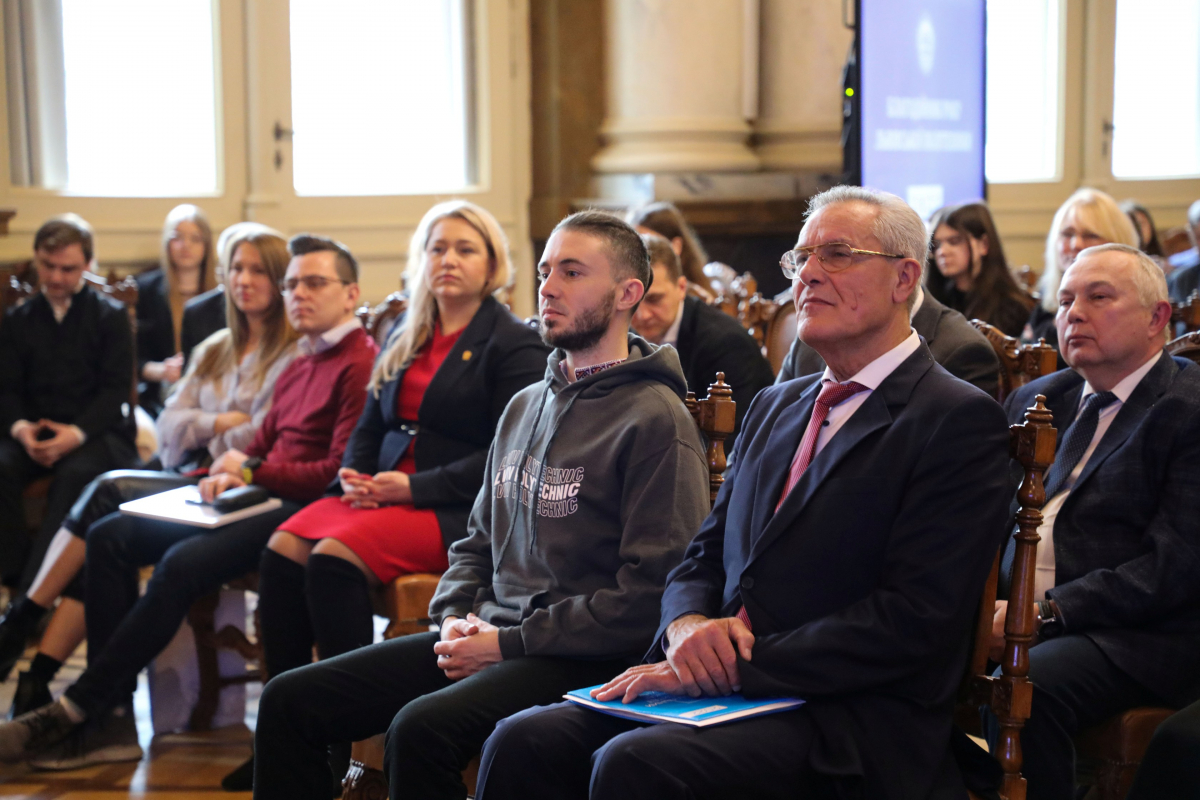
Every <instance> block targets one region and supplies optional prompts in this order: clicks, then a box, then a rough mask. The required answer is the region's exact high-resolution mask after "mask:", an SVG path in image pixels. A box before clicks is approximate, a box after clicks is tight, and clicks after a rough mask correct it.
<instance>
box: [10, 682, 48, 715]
mask: <svg viewBox="0 0 1200 800" xmlns="http://www.w3.org/2000/svg"><path fill="white" fill-rule="evenodd" d="M52 702H54V698H53V697H51V696H50V684H48V683H46V682H45V681H43V680H41V679H39V678H36V677H34V676H33V675H32V674H31V673H29V672H22V673H20V674H18V675H17V691H16V692H15V693H14V694H13V701H12V708H10V709H8V718H9V719H14V718H15V717H19V716H21V715H22V714H25V713H27V712H30V711H33V710H34V709H35V708H41V707H42V706H44V705H47V704H49V703H52Z"/></svg>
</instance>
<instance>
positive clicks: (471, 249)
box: [259, 201, 548, 675]
mask: <svg viewBox="0 0 1200 800" xmlns="http://www.w3.org/2000/svg"><path fill="white" fill-rule="evenodd" d="M408 265H409V266H408V275H407V280H406V286H407V288H408V290H409V292H410V293H411V301H410V306H409V310H408V313H407V314H406V316H405V317H404V318H403V319H402V320H401V321H400V322H399V323H398V324H397V327H396V330H395V331H394V332H393V335H392V336H391V339H390V341H389V343H388V345H387V347H386V348H385V349H384V351H383V353H382V354H381V355H380V356H379V360H378V361H377V362H376V365H375V371H374V373H373V375H372V378H371V384H370V386H369V388H368V389H367V391H368V398H367V405H366V408H365V410H364V411H363V415H362V417H361V418H360V419H359V421H358V425H357V427H356V428H355V430H354V434H353V436H352V437H351V440H350V443H349V445H348V447H347V449H346V455H345V457H344V459H343V462H342V463H343V466H342V469H341V470H340V471H339V472H338V478H339V483H340V486H339V487H338V490H339V491H338V492H337V494H339V495H340V496H330V497H326V498H324V499H321V500H318V501H316V502H315V503H313V504H312V505H310V506H308V507H307V508H305V509H304V510H302V511H300V512H299V513H298V514H296V515H295V516H293V517H292V518H290V519H289V520H288V521H287V522H285V523H284V524H283V525H282V526H280V529H279V530H278V531H276V532H275V534H274V535H273V536H272V538H271V541H270V543H269V544H268V549H267V550H266V551H264V553H263V558H262V562H261V567H260V573H259V575H260V578H259V610H260V615H261V619H262V627H263V632H262V640H263V645H264V651H265V657H266V663H267V671H268V672H269V673H270V674H271V675H278V674H279V673H281V672H283V671H285V670H288V669H292V668H294V667H299V666H303V665H304V664H307V663H310V662H311V661H312V647H313V644H314V643H315V644H316V647H317V653H318V655H319V657H320V658H330V657H332V656H335V655H339V654H341V653H344V652H347V651H350V650H353V649H355V648H358V647H362V646H364V645H367V644H370V643H371V641H372V640H373V638H374V629H373V625H372V614H371V600H370V594H369V590H370V589H371V588H372V587H376V586H379V585H381V584H384V583H387V582H389V581H391V580H392V579H393V578H395V577H397V576H399V575H403V574H405V573H411V572H441V571H443V570H445V569H446V550H447V548H448V547H449V546H450V544H451V543H453V542H454V541H456V540H457V539H460V538H464V537H466V535H467V518H468V516H469V514H470V511H471V505H472V503H473V502H474V500H475V495H476V494H478V492H479V489H480V487H481V486H482V484H483V471H484V464H485V461H486V458H487V451H488V447H489V445H490V444H491V440H492V437H493V436H494V434H495V429H496V424H497V422H498V421H499V419H500V415H501V413H502V412H503V411H504V407H505V406H506V405H507V404H508V401H509V399H510V398H511V397H512V396H513V395H514V394H516V393H517V392H518V391H520V390H521V389H523V388H524V387H526V386H528V385H529V384H531V383H534V382H536V381H537V380H539V379H540V378H541V377H542V375H543V374H544V373H545V370H546V356H547V354H548V348H546V347H545V345H543V344H542V342H541V340H540V338H539V337H538V335H537V333H536V332H535V331H533V330H532V329H531V328H529V327H528V326H526V325H525V324H524V323H522V322H521V321H520V320H519V319H517V318H516V317H515V316H513V315H512V313H511V312H509V311H508V310H507V309H506V308H505V307H504V306H502V305H501V304H500V303H499V302H498V301H497V300H496V299H495V297H494V296H493V295H495V294H499V293H501V292H504V291H506V290H507V288H508V287H509V285H510V283H511V276H512V270H511V267H510V262H509V255H508V242H507V241H506V239H505V237H504V233H503V231H502V230H501V228H500V225H499V223H497V222H496V220H495V218H494V217H493V216H492V215H491V214H489V213H488V212H487V211H485V210H484V209H482V208H480V207H478V206H476V205H473V204H471V203H468V202H464V201H451V202H447V203H442V204H439V205H437V206H434V207H433V208H432V209H430V211H429V212H428V213H427V214H426V215H425V217H424V219H423V220H422V221H421V224H420V225H419V226H418V227H417V230H416V233H415V234H414V236H413V240H412V244H411V246H410V250H409V260H408Z"/></svg>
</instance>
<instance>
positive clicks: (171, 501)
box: [120, 486, 283, 528]
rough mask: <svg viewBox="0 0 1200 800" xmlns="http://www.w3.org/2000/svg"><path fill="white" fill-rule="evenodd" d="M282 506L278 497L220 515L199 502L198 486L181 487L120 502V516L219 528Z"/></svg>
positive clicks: (210, 507)
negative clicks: (127, 515)
mask: <svg viewBox="0 0 1200 800" xmlns="http://www.w3.org/2000/svg"><path fill="white" fill-rule="evenodd" d="M282 505H283V501H282V500H280V499H279V498H278V497H272V498H271V499H270V500H266V501H264V502H262V503H258V504H257V505H253V506H247V507H246V508H239V509H238V510H237V511H230V512H229V513H228V514H221V513H219V512H218V511H217V510H216V509H215V508H213V507H212V506H210V505H206V504H202V503H201V502H200V489H199V487H196V486H180V487H179V488H178V489H171V490H170V491H166V492H159V493H158V494H152V495H150V496H149V497H143V498H141V499H139V500H130V501H129V502H127V503H121V506H120V508H121V513H122V514H129V515H130V516H134V517H146V518H147V519H161V520H163V521H165V522H178V523H180V524H181V525H195V526H196V527H197V528H219V527H221V526H222V525H228V524H229V523H231V522H237V521H238V520H239V519H246V517H253V516H257V515H258V514H262V513H264V512H266V511H274V510H275V509H277V508H279V507H280V506H282Z"/></svg>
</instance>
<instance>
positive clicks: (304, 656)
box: [258, 549, 313, 677]
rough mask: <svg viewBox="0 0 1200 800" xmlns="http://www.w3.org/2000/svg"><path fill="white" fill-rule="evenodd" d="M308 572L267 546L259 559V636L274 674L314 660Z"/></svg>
mask: <svg viewBox="0 0 1200 800" xmlns="http://www.w3.org/2000/svg"><path fill="white" fill-rule="evenodd" d="M304 572H305V570H304V567H303V566H302V565H300V564H297V563H296V562H295V561H292V560H291V559H290V558H288V557H287V556H283V555H280V554H279V553H276V552H275V551H274V550H270V549H267V550H264V551H263V554H262V558H261V559H260V560H259V564H258V615H259V620H260V621H261V623H262V631H260V633H259V636H260V638H261V640H262V643H263V656H264V659H265V660H266V662H267V664H266V666H267V674H268V675H269V676H271V677H275V676H276V675H279V674H281V673H284V672H287V671H288V670H289V669H295V668H296V667H302V666H304V665H305V664H311V663H312V646H313V628H312V622H311V621H310V620H309V617H308V604H307V603H305V601H304Z"/></svg>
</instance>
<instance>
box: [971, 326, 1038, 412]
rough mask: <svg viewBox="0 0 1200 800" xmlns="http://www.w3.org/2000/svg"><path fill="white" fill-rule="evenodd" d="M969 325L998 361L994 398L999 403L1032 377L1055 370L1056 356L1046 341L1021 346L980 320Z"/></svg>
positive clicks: (1016, 341) (1015, 340) (1018, 342)
mask: <svg viewBox="0 0 1200 800" xmlns="http://www.w3.org/2000/svg"><path fill="white" fill-rule="evenodd" d="M971 324H972V325H974V326H975V329H976V330H977V331H979V332H980V333H982V334H983V335H984V336H985V337H986V338H987V340H988V342H989V343H990V344H991V345H992V349H993V350H995V351H996V357H997V358H999V359H1000V390H999V392H998V394H997V396H996V399H997V400H999V401H1000V402H1004V398H1006V397H1008V396H1009V395H1010V394H1012V392H1013V391H1015V390H1016V389H1019V388H1020V387H1022V386H1024V385H1025V384H1027V383H1029V382H1030V381H1031V380H1033V379H1034V378H1040V377H1042V376H1043V375H1049V374H1050V373H1051V372H1054V371H1055V370H1057V369H1058V353H1057V352H1056V351H1055V349H1054V348H1053V347H1051V346H1050V345H1048V344H1046V340H1045V339H1039V340H1038V343H1037V344H1021V342H1020V341H1018V340H1017V339H1014V338H1013V337H1011V336H1006V335H1004V334H1003V333H1002V332H1001V331H1000V330H999V329H998V328H996V327H994V326H992V325H989V324H988V323H986V322H984V321H983V320H981V319H973V320H971Z"/></svg>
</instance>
